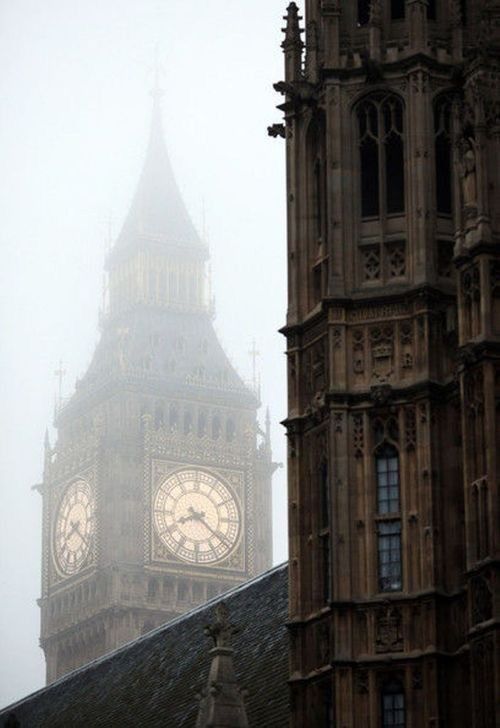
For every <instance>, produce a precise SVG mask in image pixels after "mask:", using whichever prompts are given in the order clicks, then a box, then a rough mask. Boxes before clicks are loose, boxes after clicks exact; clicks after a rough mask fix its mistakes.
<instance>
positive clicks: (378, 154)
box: [357, 94, 405, 218]
mask: <svg viewBox="0 0 500 728" xmlns="http://www.w3.org/2000/svg"><path fill="white" fill-rule="evenodd" d="M357 116H358V129H359V144H360V175H361V185H360V187H361V190H360V191H361V214H362V217H363V218H370V217H379V216H380V215H382V214H384V215H397V214H402V213H404V210H405V172H404V169H405V165H404V133H403V105H402V102H401V101H400V100H399V99H398V98H397V97H396V96H394V95H389V96H387V95H381V94H379V95H376V96H371V97H369V98H367V99H365V100H364V101H362V102H361V103H360V105H359V106H358V108H357Z"/></svg>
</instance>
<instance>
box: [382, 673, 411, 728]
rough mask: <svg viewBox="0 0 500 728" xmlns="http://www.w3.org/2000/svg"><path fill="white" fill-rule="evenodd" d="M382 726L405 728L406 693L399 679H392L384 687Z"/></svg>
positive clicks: (383, 727)
mask: <svg viewBox="0 0 500 728" xmlns="http://www.w3.org/2000/svg"><path fill="white" fill-rule="evenodd" d="M381 703H382V704H381V710H382V728H405V725H406V716H405V694H404V689H403V685H402V684H401V682H400V681H399V680H391V682H388V683H386V684H385V685H384V686H383V687H382V694H381Z"/></svg>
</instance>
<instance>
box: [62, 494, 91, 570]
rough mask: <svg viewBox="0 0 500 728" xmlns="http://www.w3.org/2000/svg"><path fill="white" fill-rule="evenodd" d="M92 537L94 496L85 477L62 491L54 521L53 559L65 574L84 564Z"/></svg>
mask: <svg viewBox="0 0 500 728" xmlns="http://www.w3.org/2000/svg"><path fill="white" fill-rule="evenodd" d="M93 539H94V498H93V495H92V490H91V488H90V485H89V484H88V483H86V482H85V481H84V480H77V481H76V482H74V483H72V484H71V485H70V486H69V487H68V488H67V489H66V490H65V492H64V495H63V497H62V499H61V502H60V504H59V508H58V510H57V514H56V520H55V525H54V559H55V562H56V566H57V568H58V570H59V571H60V572H61V574H63V575H64V576H71V575H73V574H76V573H77V572H78V571H80V569H81V568H82V567H83V566H84V565H85V563H86V561H87V559H88V556H89V553H90V551H91V549H92V545H93Z"/></svg>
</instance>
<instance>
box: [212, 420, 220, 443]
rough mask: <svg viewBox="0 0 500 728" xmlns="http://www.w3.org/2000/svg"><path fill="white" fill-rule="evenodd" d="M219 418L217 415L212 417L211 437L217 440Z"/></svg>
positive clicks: (218, 435)
mask: <svg viewBox="0 0 500 728" xmlns="http://www.w3.org/2000/svg"><path fill="white" fill-rule="evenodd" d="M220 430H221V427H220V419H219V418H218V417H214V418H213V420H212V437H213V439H214V440H218V439H219V437H220Z"/></svg>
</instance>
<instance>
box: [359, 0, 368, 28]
mask: <svg viewBox="0 0 500 728" xmlns="http://www.w3.org/2000/svg"><path fill="white" fill-rule="evenodd" d="M369 20H370V0H358V25H367V24H368V22H369Z"/></svg>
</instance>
